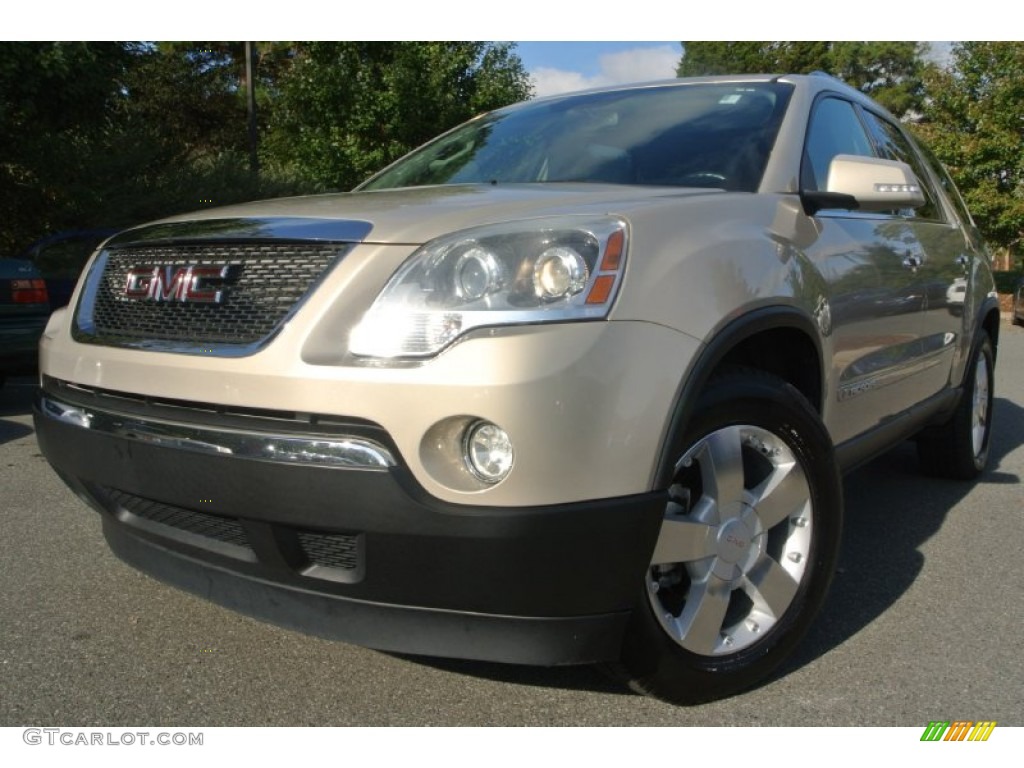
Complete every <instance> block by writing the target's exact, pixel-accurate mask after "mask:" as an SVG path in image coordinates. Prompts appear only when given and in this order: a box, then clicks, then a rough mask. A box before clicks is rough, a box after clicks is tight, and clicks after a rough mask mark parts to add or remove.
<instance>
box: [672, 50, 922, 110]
mask: <svg viewBox="0 0 1024 768" xmlns="http://www.w3.org/2000/svg"><path fill="white" fill-rule="evenodd" d="M682 45H683V57H682V60H681V61H680V62H679V67H678V70H677V72H678V74H679V76H680V77H688V76H693V75H725V74H747V73H756V72H766V73H777V74H807V73H809V72H814V71H816V70H820V71H822V72H828V73H829V74H831V75H834V76H836V77H838V78H840V79H841V80H843V81H844V82H846V83H848V84H849V85H852V86H853V87H854V88H858V89H860V90H861V91H863V92H864V93H866V94H869V95H870V96H871V97H872V98H873V99H875V100H876V101H878V102H879V103H880V104H881V105H882V106H884V107H886V108H887V109H888V110H889V111H891V112H892V113H893V114H894V115H896V116H898V117H902V116H904V115H906V114H908V113H910V112H916V111H918V110H919V109H920V107H921V104H922V99H923V95H924V89H923V84H922V77H923V70H924V64H923V62H922V58H921V57H922V56H923V55H924V53H925V52H926V50H927V48H926V45H925V44H924V43H917V42H900V41H886V42H856V41H847V42H823V41H817V42H815V41H798V42H794V41H788V42H769V41H743V42H701V41H690V42H683V44H682Z"/></svg>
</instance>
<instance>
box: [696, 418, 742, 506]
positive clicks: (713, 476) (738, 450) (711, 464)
mask: <svg viewBox="0 0 1024 768" xmlns="http://www.w3.org/2000/svg"><path fill="white" fill-rule="evenodd" d="M704 447H705V450H704V452H703V455H701V456H699V457H698V458H699V460H700V473H701V480H703V482H704V493H705V494H706V495H708V496H711V497H712V498H714V499H715V501H716V502H717V503H718V508H719V510H721V509H722V507H723V506H725V505H726V504H729V503H730V502H735V501H742V500H743V450H742V449H743V444H742V432H741V430H740V428H739V427H729V428H727V429H720V430H718V431H717V432H715V433H714V434H711V435H708V437H707V439H706V440H705V442H704Z"/></svg>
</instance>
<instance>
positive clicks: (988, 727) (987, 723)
mask: <svg viewBox="0 0 1024 768" xmlns="http://www.w3.org/2000/svg"><path fill="white" fill-rule="evenodd" d="M995 727H996V721H995V720H979V721H978V722H976V723H974V722H971V721H970V720H954V721H953V722H952V723H951V722H949V721H948V720H946V721H943V720H932V721H931V722H930V723H928V727H927V728H925V729H924V733H923V734H921V741H988V737H989V736H991V735H992V731H993V729H994V728H995Z"/></svg>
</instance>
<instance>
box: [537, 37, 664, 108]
mask: <svg viewBox="0 0 1024 768" xmlns="http://www.w3.org/2000/svg"><path fill="white" fill-rule="evenodd" d="M681 53H682V52H681V51H680V49H679V48H678V46H671V45H659V46H656V47H651V48H632V49H630V50H628V51H619V52H617V53H606V54H604V55H603V56H601V57H600V58H599V59H598V64H599V66H600V68H601V69H600V72H598V73H597V74H596V75H592V76H589V77H588V76H587V75H583V74H581V73H579V72H571V71H568V70H564V69H555V68H553V67H538V68H537V69H535V70H534V71H533V72H531V73H530V76H531V78H532V79H533V87H534V93H535V94H536V95H537V96H551V95H553V94H556V93H566V92H568V91H581V90H583V89H585V88H600V87H601V86H604V85H618V84H620V83H636V82H642V81H644V80H663V79H665V78H669V77H675V75H676V65H678V64H679V57H680V55H681Z"/></svg>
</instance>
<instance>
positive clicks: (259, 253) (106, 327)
mask: <svg viewBox="0 0 1024 768" xmlns="http://www.w3.org/2000/svg"><path fill="white" fill-rule="evenodd" d="M345 249H346V246H344V245H338V244H317V243H241V244H230V243H229V244H216V243H213V244H202V245H174V246H147V247H136V248H124V249H117V250H112V251H110V252H109V258H108V261H107V264H106V267H105V269H104V273H103V277H102V279H101V280H100V282H99V285H98V290H97V294H96V300H95V304H94V307H93V313H92V318H91V325H92V328H93V329H94V330H93V332H94V334H95V335H96V336H97V337H98V338H99V339H100V340H104V341H109V342H110V343H115V344H116V343H117V342H118V341H122V342H127V343H130V342H132V341H150V340H152V341H170V342H173V341H187V342H189V343H198V344H203V343H210V344H251V343H254V342H258V341H260V340H262V339H264V338H266V337H267V336H269V335H270V334H271V333H272V332H273V331H274V329H275V328H276V327H277V326H278V325H279V324H280V323H281V322H282V321H283V320H284V318H285V316H286V315H287V314H288V312H289V311H290V310H291V309H292V307H294V306H295V304H296V303H297V302H298V301H299V300H300V299H301V298H302V297H303V296H304V295H305V294H306V292H307V291H308V290H309V289H310V288H311V287H312V285H313V283H314V282H315V281H316V280H317V278H319V277H320V275H322V274H323V273H324V272H325V270H326V269H327V268H328V267H330V266H331V264H333V263H334V261H335V260H336V259H338V258H339V257H340V256H341V255H342V254H343V253H344V251H345ZM189 265H191V266H204V267H206V266H210V267H225V266H226V267H230V273H229V276H228V277H227V278H226V279H225V281H224V283H223V285H222V286H221V285H218V288H222V290H223V295H224V299H223V302H222V303H220V304H202V303H183V302H180V301H159V302H157V301H139V300H132V299H128V298H126V297H125V296H124V289H125V285H126V282H127V276H128V271H129V270H130V269H133V268H141V267H179V266H189Z"/></svg>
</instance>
